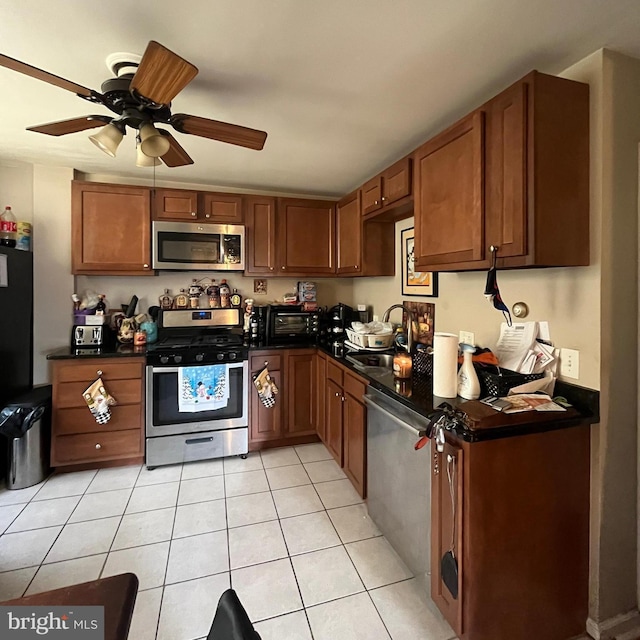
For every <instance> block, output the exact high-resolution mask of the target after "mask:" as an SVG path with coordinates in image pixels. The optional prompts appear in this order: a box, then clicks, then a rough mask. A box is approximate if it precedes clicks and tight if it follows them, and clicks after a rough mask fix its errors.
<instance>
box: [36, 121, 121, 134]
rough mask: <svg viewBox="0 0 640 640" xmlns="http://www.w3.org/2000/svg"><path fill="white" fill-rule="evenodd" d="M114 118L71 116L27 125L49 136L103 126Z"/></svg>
mask: <svg viewBox="0 0 640 640" xmlns="http://www.w3.org/2000/svg"><path fill="white" fill-rule="evenodd" d="M112 120H113V118H110V117H109V116H84V117H82V118H71V120H59V121H58V122H49V123H47V124H39V125H36V126H35V127H27V131H35V132H36V133H46V134H47V135H48V136H66V135H67V134H68V133H76V132H78V131H85V130H87V129H95V128H96V127H103V126H104V125H105V124H108V123H109V122H111V121H112Z"/></svg>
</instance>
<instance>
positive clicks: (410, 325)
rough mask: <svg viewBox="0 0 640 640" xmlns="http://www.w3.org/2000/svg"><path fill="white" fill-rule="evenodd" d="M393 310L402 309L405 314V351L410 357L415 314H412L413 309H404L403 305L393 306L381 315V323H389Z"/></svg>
mask: <svg viewBox="0 0 640 640" xmlns="http://www.w3.org/2000/svg"><path fill="white" fill-rule="evenodd" d="M394 309H403V310H404V311H406V313H407V320H408V321H407V326H405V328H404V329H405V331H406V332H407V346H406V349H407V352H408V353H409V355H411V354H412V351H413V326H414V324H415V322H416V314H415V313H414V312H413V309H409V307H405V306H404V305H403V304H393V305H391V306H390V307H389V308H388V309H387V310H386V311H385V312H384V313H383V314H382V322H389V315H391V312H392V311H393V310H394Z"/></svg>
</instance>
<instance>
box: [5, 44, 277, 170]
mask: <svg viewBox="0 0 640 640" xmlns="http://www.w3.org/2000/svg"><path fill="white" fill-rule="evenodd" d="M127 56H128V57H127ZM130 58H139V56H133V55H131V54H113V55H112V56H109V58H107V64H108V66H109V67H110V68H111V70H112V71H113V72H114V74H115V76H116V77H114V78H110V79H109V80H106V81H105V82H103V83H102V86H101V91H102V93H99V92H98V91H95V90H93V89H88V88H87V87H83V86H82V85H79V84H76V83H75V82H71V81H70V80H66V79H65V78H61V77H60V76H56V75H54V74H52V73H48V72H47V71H43V70H42V69H38V68H37V67H33V66H31V65H29V64H26V63H25V62H20V60H15V59H14V58H10V57H9V56H5V55H2V54H0V66H2V67H6V68H8V69H12V70H13V71H17V72H18V73H24V74H25V75H28V76H31V77H32V78H36V79H37V80H42V81H44V82H48V83H49V84H52V85H55V86H56V87H60V88H61V89H66V90H67V91H71V92H73V93H75V94H76V95H77V96H78V97H80V98H83V99H84V100H88V101H89V102H94V103H97V104H102V105H104V106H105V107H107V108H108V109H110V110H111V111H113V112H114V113H115V114H116V117H115V118H112V117H110V116H105V115H90V116H83V117H81V118H72V119H70V120H60V121H58V122H49V123H47V124H42V125H37V126H34V127H28V129H27V130H28V131H35V132H37V133H45V134H47V135H50V136H63V135H66V134H69V133H76V132H78V131H85V130H87V129H95V128H97V127H102V128H101V129H100V131H98V132H97V133H95V134H93V135H91V136H90V137H89V138H90V140H91V141H92V142H93V143H94V144H95V145H96V146H98V147H99V148H100V149H101V150H102V151H104V152H105V153H107V154H108V155H110V156H114V157H115V155H116V149H117V148H118V145H119V144H120V142H121V141H122V137H123V136H124V135H125V133H126V129H127V127H130V128H132V129H135V130H136V139H137V143H138V146H137V149H138V156H137V161H136V164H137V165H138V166H152V165H158V164H160V160H158V158H160V159H161V160H162V162H164V164H165V165H167V166H168V167H180V166H184V165H188V164H193V160H192V159H191V158H190V157H189V155H188V154H187V152H186V151H185V150H184V149H183V148H182V147H181V146H180V144H178V142H177V140H176V139H175V138H174V137H173V136H172V135H171V133H169V131H167V130H165V129H157V128H156V127H155V125H156V124H164V125H170V126H172V127H173V128H174V129H175V130H176V131H179V132H180V133H187V134H191V135H194V136H200V137H202V138H209V139H211V140H219V141H220V142H228V143H229V144H235V145H238V146H241V147H246V148H248V149H255V150H258V151H259V150H261V149H262V148H263V147H264V143H265V140H266V138H267V134H266V132H264V131H258V130H257V129H249V128H247V127H241V126H238V125H235V124H230V123H228V122H219V121H218V120H210V119H208V118H201V117H198V116H191V115H188V114H186V113H176V114H172V113H171V101H172V100H173V99H174V98H175V97H176V95H178V93H180V91H182V89H184V88H185V87H186V86H187V85H188V84H189V82H191V80H193V78H195V76H196V75H197V73H198V69H197V67H195V66H194V65H192V64H191V63H190V62H188V61H187V60H184V59H183V58H181V57H180V56H179V55H177V54H175V53H173V51H170V50H169V49H167V48H166V47H164V46H162V45H161V44H159V43H158V42H155V41H153V40H152V41H151V42H149V44H148V45H147V48H146V50H145V52H144V54H143V56H142V58H141V59H139V60H138V61H133V60H131V59H130Z"/></svg>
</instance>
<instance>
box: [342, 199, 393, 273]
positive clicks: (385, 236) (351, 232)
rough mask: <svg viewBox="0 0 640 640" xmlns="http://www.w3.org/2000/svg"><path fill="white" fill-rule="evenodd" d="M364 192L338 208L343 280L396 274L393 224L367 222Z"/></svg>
mask: <svg viewBox="0 0 640 640" xmlns="http://www.w3.org/2000/svg"><path fill="white" fill-rule="evenodd" d="M361 208H362V206H361V190H358V191H355V192H354V193H352V194H350V195H348V196H345V197H344V198H343V199H342V200H340V202H338V204H337V205H336V235H337V247H338V257H337V273H338V275H343V276H392V275H394V273H395V257H394V238H395V229H394V223H393V221H389V222H377V221H365V220H364V219H363V218H362V214H361Z"/></svg>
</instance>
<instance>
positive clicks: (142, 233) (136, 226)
mask: <svg viewBox="0 0 640 640" xmlns="http://www.w3.org/2000/svg"><path fill="white" fill-rule="evenodd" d="M71 193H72V198H71V204H72V217H71V238H72V243H71V257H72V265H73V273H74V274H83V273H85V274H98V273H100V274H112V275H118V274H121V275H143V274H144V275H153V273H154V272H153V270H152V269H151V208H150V203H151V196H150V191H149V189H146V188H144V187H125V186H120V185H107V184H94V183H88V182H73V183H72V191H71Z"/></svg>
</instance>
